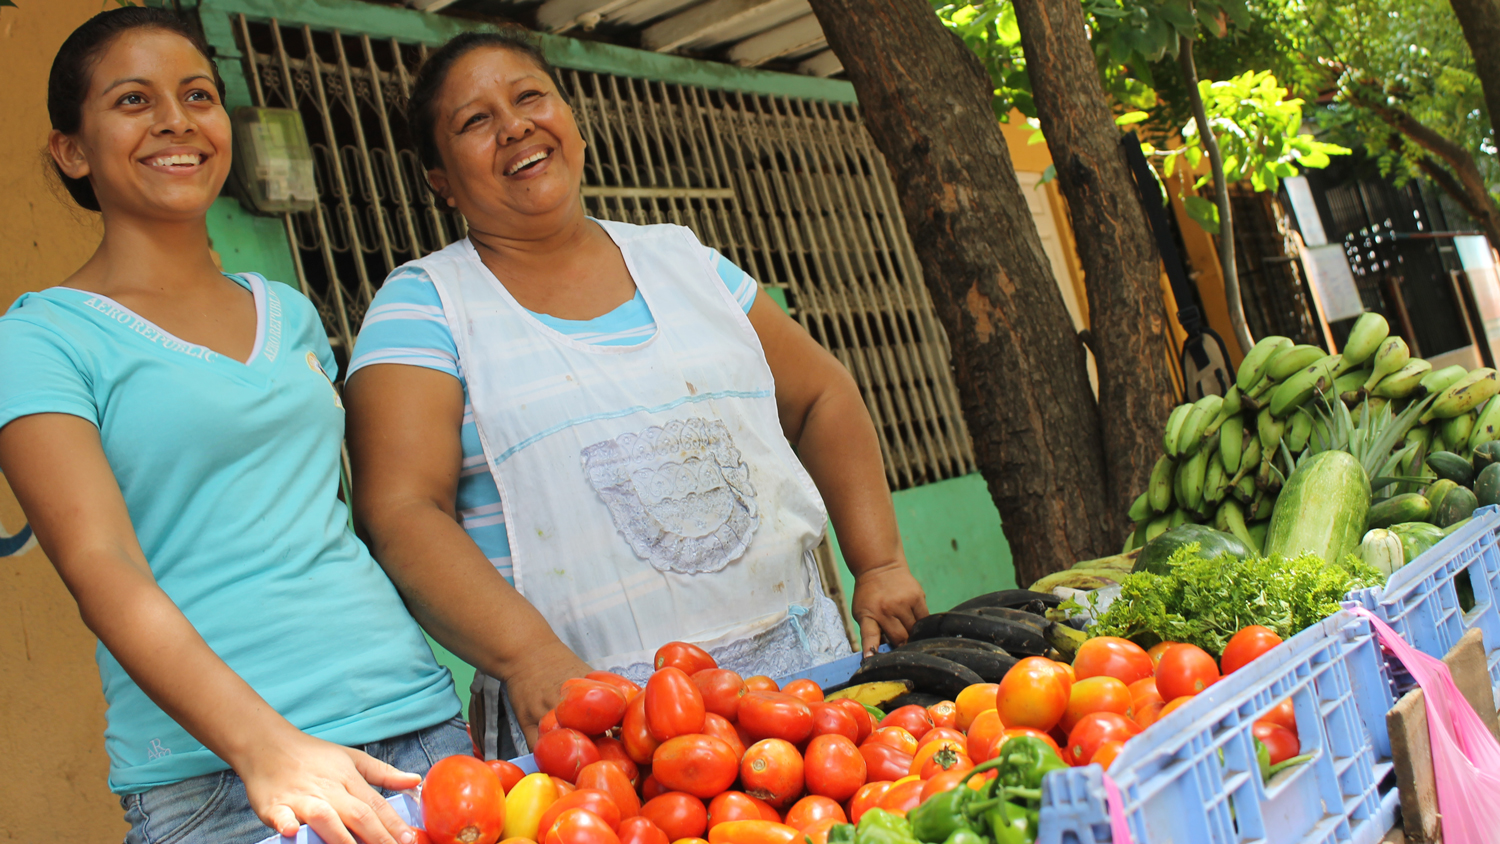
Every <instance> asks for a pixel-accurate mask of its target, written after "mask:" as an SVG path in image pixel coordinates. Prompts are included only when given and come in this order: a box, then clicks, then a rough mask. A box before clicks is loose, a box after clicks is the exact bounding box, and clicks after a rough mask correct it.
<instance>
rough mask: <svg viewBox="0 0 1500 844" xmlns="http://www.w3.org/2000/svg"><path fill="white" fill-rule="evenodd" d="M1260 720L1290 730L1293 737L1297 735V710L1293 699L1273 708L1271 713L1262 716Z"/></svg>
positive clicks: (1288, 699)
mask: <svg viewBox="0 0 1500 844" xmlns="http://www.w3.org/2000/svg"><path fill="white" fill-rule="evenodd" d="M1260 720H1262V721H1267V722H1269V723H1272V724H1275V725H1276V726H1278V727H1283V728H1285V729H1287V730H1290V731H1291V733H1292V735H1294V736H1295V735H1297V710H1296V708H1295V707H1293V706H1292V699H1291V698H1287V699H1286V700H1283V701H1282V702H1281V703H1278V704H1276V705H1275V706H1273V707H1271V710H1270V711H1269V712H1267V713H1266V714H1264V715H1262V716H1260Z"/></svg>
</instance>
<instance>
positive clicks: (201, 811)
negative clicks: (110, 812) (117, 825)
mask: <svg viewBox="0 0 1500 844" xmlns="http://www.w3.org/2000/svg"><path fill="white" fill-rule="evenodd" d="M231 776H233V774H231V773H230V772H228V771H222V772H220V773H217V774H204V775H203V776H199V777H191V778H189V779H185V780H183V781H182V782H175V783H172V784H171V785H161V786H157V787H156V788H153V789H151V790H150V791H146V792H142V793H140V794H132V795H129V796H128V797H126V798H125V799H123V800H121V803H122V804H123V805H124V806H125V820H126V821H127V822H128V823H129V824H130V831H129V832H128V833H126V835H125V841H126V844H179V843H180V842H186V841H189V840H191V839H190V837H189V836H191V835H192V834H193V832H194V830H196V829H198V828H199V827H201V826H203V824H204V823H205V822H206V821H208V820H210V819H212V818H213V817H214V816H215V815H216V814H217V813H218V810H219V808H220V805H221V804H222V803H223V802H224V799H225V796H226V795H227V793H228V792H229V790H230V788H229V778H230V777H231Z"/></svg>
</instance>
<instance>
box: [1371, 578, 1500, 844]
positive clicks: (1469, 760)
mask: <svg viewBox="0 0 1500 844" xmlns="http://www.w3.org/2000/svg"><path fill="white" fill-rule="evenodd" d="M1352 612H1353V613H1354V614H1355V615H1360V616H1364V617H1365V618H1367V619H1369V621H1370V626H1371V627H1373V628H1374V629H1375V635H1376V636H1377V637H1378V638H1379V639H1380V644H1382V645H1384V646H1385V647H1386V649H1388V650H1389V651H1390V652H1391V653H1392V654H1394V655H1395V657H1396V659H1398V660H1400V661H1401V664H1402V665H1404V666H1406V670H1407V671H1409V672H1410V673H1411V676H1412V679H1414V680H1416V681H1417V685H1418V686H1421V687H1422V694H1423V697H1424V699H1425V700H1426V704H1427V734H1428V739H1429V741H1430V742H1431V744H1432V773H1433V779H1434V780H1435V781H1436V785H1437V796H1438V812H1439V816H1440V818H1441V820H1442V823H1443V842H1444V844H1500V744H1497V743H1496V742H1495V737H1494V736H1492V735H1490V731H1489V730H1488V729H1487V728H1486V727H1485V726H1484V722H1483V721H1480V720H1479V715H1478V714H1476V713H1475V712H1474V707H1472V706H1470V705H1469V702H1468V701H1467V700H1465V699H1464V696H1463V695H1462V694H1460V693H1459V691H1458V687H1457V686H1455V685H1453V675H1452V674H1450V673H1449V671H1448V666H1447V665H1445V664H1444V663H1443V661H1442V660H1440V659H1435V658H1433V657H1430V656H1428V655H1427V654H1424V653H1422V652H1421V651H1419V650H1417V649H1416V648H1413V647H1412V646H1411V645H1408V644H1406V642H1405V641H1403V640H1402V639H1401V636H1400V635H1399V634H1397V633H1396V631H1395V630H1392V629H1391V628H1390V626H1389V625H1387V624H1386V623H1385V622H1383V621H1381V620H1380V619H1379V618H1376V617H1375V616H1374V615H1373V614H1372V613H1370V611H1369V610H1366V609H1364V608H1363V607H1355V608H1353V609H1352Z"/></svg>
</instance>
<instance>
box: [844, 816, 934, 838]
mask: <svg viewBox="0 0 1500 844" xmlns="http://www.w3.org/2000/svg"><path fill="white" fill-rule="evenodd" d="M854 844H919V842H918V841H917V839H916V838H915V837H913V836H912V834H911V825H910V824H908V823H907V822H906V819H905V818H900V817H897V816H895V815H893V814H891V813H890V812H887V811H885V810H884V809H870V810H869V811H867V812H865V813H864V814H863V815H861V816H860V818H859V827H858V828H857V829H856V830H855V831H854Z"/></svg>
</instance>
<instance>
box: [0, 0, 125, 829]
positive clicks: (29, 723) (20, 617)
mask: <svg viewBox="0 0 1500 844" xmlns="http://www.w3.org/2000/svg"><path fill="white" fill-rule="evenodd" d="M19 2H20V8H18V9H13V8H6V9H0V80H4V83H3V84H0V114H3V115H5V118H4V122H3V124H0V125H3V127H4V128H3V129H0V306H9V305H10V303H11V302H12V301H14V300H15V298H16V297H17V296H19V295H20V294H21V293H24V292H25V291H27V290H37V289H39V288H42V287H47V286H50V285H53V284H57V283H58V282H60V281H62V280H63V279H64V278H66V277H67V275H68V274H69V273H71V272H72V271H73V270H74V269H76V268H77V267H78V266H79V265H80V264H82V263H83V261H84V260H85V259H86V258H87V257H88V255H89V253H90V252H92V251H93V247H94V244H95V243H96V242H97V241H98V239H99V235H98V227H97V224H96V222H95V221H94V219H93V215H91V214H86V213H84V212H82V211H79V210H77V209H75V208H70V207H68V206H66V205H64V204H63V203H62V202H60V201H59V200H58V199H57V198H56V197H55V195H54V194H53V191H52V188H51V187H50V186H49V183H48V181H47V180H46V179H45V178H44V177H43V170H42V162H41V158H40V155H41V150H42V149H43V147H44V145H45V144H46V137H47V128H48V127H47V110H46V94H47V70H48V68H49V67H50V66H51V64H52V56H53V54H54V53H55V52H56V51H57V48H58V46H59V45H61V44H62V41H63V39H64V38H66V37H67V35H68V33H69V32H71V31H72V30H73V28H74V27H76V26H77V25H78V24H80V23H82V22H83V21H84V20H86V19H87V18H88V17H89V15H91V14H93V13H95V12H98V11H99V10H100V9H101V8H103V6H102V5H101V0H19ZM110 5H113V3H112V2H111V3H110ZM8 374H9V373H0V377H5V376H6V375H8ZM24 521H25V519H24V517H23V516H22V514H21V510H20V508H19V507H18V506H16V502H15V498H13V497H12V496H11V494H10V489H9V488H8V487H6V486H5V485H4V482H3V480H0V528H3V533H4V534H7V535H9V534H14V533H15V532H16V531H18V530H20V528H21V526H22V525H23V524H24ZM0 584H3V585H0V759H4V760H5V764H3V765H0V800H3V801H4V804H3V808H0V841H24V842H28V844H30V842H43V841H46V842H56V843H57V844H72V842H103V841H119V840H121V839H122V838H123V837H124V834H125V824H124V822H123V821H122V820H121V813H120V805H119V803H118V801H117V800H116V799H115V798H114V796H113V795H111V794H110V793H109V789H108V786H107V785H106V782H105V780H106V777H107V776H108V773H109V763H108V761H107V759H106V758H105V755H104V735H103V734H104V698H103V696H102V695H101V694H100V691H99V673H98V671H97V669H95V667H94V656H93V653H94V637H93V636H92V635H90V634H89V632H88V630H87V629H85V628H84V626H83V623H82V622H81V621H79V619H78V609H77V607H76V605H75V604H74V603H73V599H72V597H71V596H69V595H68V591H67V590H66V589H64V588H63V585H62V581H61V580H59V579H58V577H57V573H56V572H54V571H53V570H52V566H51V565H50V564H48V562H47V558H46V557H44V556H43V555H42V552H41V551H39V550H37V549H36V548H35V547H34V545H33V547H32V548H31V550H29V551H25V552H23V553H21V554H19V555H17V556H12V557H5V558H0Z"/></svg>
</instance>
